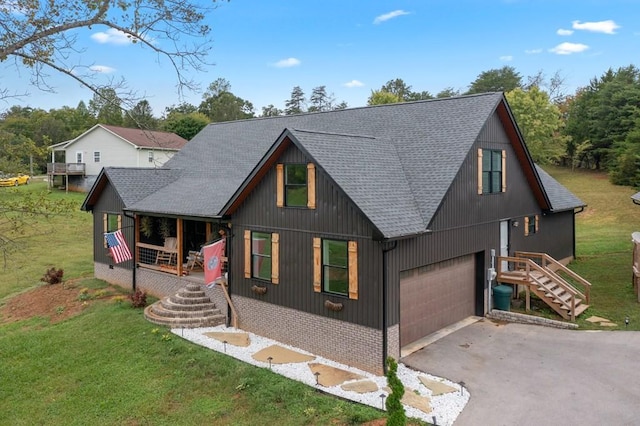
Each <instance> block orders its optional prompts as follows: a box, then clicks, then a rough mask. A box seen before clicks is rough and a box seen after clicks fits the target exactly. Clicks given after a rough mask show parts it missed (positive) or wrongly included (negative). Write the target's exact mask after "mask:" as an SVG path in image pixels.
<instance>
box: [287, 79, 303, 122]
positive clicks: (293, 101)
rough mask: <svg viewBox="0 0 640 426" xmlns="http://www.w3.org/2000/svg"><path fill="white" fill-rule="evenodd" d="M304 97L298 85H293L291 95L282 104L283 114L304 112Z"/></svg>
mask: <svg viewBox="0 0 640 426" xmlns="http://www.w3.org/2000/svg"><path fill="white" fill-rule="evenodd" d="M305 104H306V98H305V97H304V92H303V91H302V88H300V86H295V87H294V88H293V90H292V91H291V97H290V98H289V99H288V100H287V101H286V102H285V104H284V107H285V108H284V113H285V115H293V114H300V113H303V112H304V108H305Z"/></svg>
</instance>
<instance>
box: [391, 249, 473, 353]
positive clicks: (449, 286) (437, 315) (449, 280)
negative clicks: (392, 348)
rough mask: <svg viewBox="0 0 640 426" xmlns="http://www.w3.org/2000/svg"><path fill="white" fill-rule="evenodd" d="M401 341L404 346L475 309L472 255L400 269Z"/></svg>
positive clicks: (462, 317)
mask: <svg viewBox="0 0 640 426" xmlns="http://www.w3.org/2000/svg"><path fill="white" fill-rule="evenodd" d="M402 275H403V277H402V278H401V280H400V345H401V346H406V345H408V344H409V343H412V342H415V341H416V340H418V339H421V338H422V337H425V336H428V335H429V334H431V333H433V332H435V331H438V330H439V329H441V328H443V327H446V326H448V325H450V324H453V323H455V322H457V321H460V320H462V319H464V318H466V317H468V316H470V315H474V313H475V260H474V256H473V255H468V256H462V257H459V258H456V259H451V260H448V261H444V262H440V263H438V264H435V265H430V266H428V267H426V268H418V269H415V270H413V271H407V272H403V274H402Z"/></svg>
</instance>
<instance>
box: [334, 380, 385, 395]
mask: <svg viewBox="0 0 640 426" xmlns="http://www.w3.org/2000/svg"><path fill="white" fill-rule="evenodd" d="M340 387H341V388H342V390H345V391H352V392H357V393H368V392H375V391H377V390H378V385H377V384H376V383H375V382H372V381H371V380H360V381H358V382H350V383H345V384H344V385H342V386H340Z"/></svg>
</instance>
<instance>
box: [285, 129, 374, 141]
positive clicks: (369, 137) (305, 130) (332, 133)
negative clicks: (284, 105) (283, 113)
mask: <svg viewBox="0 0 640 426" xmlns="http://www.w3.org/2000/svg"><path fill="white" fill-rule="evenodd" d="M291 130H294V131H296V132H304V133H314V134H318V135H333V136H348V137H350V138H363V139H382V138H379V137H376V136H372V135H359V134H355V133H341V132H340V133H339V132H327V131H322V130H307V129H296V128H292V129H291Z"/></svg>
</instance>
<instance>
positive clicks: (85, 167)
mask: <svg viewBox="0 0 640 426" xmlns="http://www.w3.org/2000/svg"><path fill="white" fill-rule="evenodd" d="M186 143H187V140H186V139H183V138H182V137H180V136H178V135H176V134H175V133H168V132H159V131H150V130H141V129H129V128H125V127H117V126H111V125H106V124H96V125H95V126H93V127H92V128H91V129H89V130H87V131H86V132H84V133H83V134H81V135H80V136H78V137H77V138H75V139H71V140H68V141H64V142H60V143H58V144H55V145H51V146H50V147H49V149H50V150H51V163H49V164H47V175H48V178H49V182H51V183H53V182H54V179H55V177H56V176H61V179H62V184H64V186H66V188H67V189H71V190H76V191H88V190H89V188H91V186H92V185H93V182H94V181H95V178H96V177H97V176H98V174H99V173H100V171H101V170H102V168H103V167H143V168H154V167H160V166H162V165H163V164H164V163H165V162H166V161H167V160H169V159H170V158H171V157H172V156H173V155H174V154H175V153H176V152H178V151H179V150H180V149H181V148H182V147H183V146H184V145H185V144H186ZM56 153H58V155H56Z"/></svg>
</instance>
